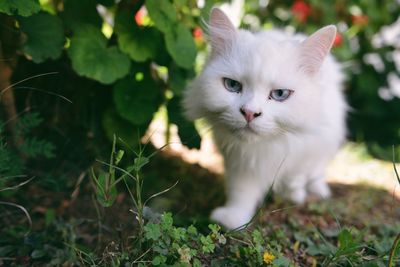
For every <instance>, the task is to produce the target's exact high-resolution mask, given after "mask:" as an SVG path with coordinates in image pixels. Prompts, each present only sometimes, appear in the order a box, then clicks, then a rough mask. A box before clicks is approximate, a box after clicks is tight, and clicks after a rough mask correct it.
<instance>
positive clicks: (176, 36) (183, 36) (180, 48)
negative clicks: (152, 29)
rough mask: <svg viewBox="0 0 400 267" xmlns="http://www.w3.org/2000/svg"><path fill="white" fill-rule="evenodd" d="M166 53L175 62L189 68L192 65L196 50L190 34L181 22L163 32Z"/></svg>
mask: <svg viewBox="0 0 400 267" xmlns="http://www.w3.org/2000/svg"><path fill="white" fill-rule="evenodd" d="M164 37H165V42H166V46H167V50H168V53H169V54H170V55H171V56H172V58H173V59H174V61H175V62H176V64H177V65H178V66H180V67H183V68H186V69H189V68H192V67H193V64H194V61H195V59H196V55H197V50H196V44H195V42H194V40H193V37H192V34H191V32H190V31H189V29H188V28H186V27H185V26H184V25H183V24H177V25H176V26H175V27H174V28H173V29H172V30H171V31H168V32H165V36H164Z"/></svg>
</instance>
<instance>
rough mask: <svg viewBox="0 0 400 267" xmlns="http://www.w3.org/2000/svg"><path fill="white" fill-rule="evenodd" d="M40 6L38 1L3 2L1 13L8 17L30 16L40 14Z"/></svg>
mask: <svg viewBox="0 0 400 267" xmlns="http://www.w3.org/2000/svg"><path fill="white" fill-rule="evenodd" d="M39 10H40V4H39V2H38V1H37V0H18V1H15V0H2V1H1V2H0V13H6V14H8V15H20V16H23V17H27V16H30V15H32V14H35V13H37V12H39Z"/></svg>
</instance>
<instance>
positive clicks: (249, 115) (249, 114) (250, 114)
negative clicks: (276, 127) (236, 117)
mask: <svg viewBox="0 0 400 267" xmlns="http://www.w3.org/2000/svg"><path fill="white" fill-rule="evenodd" d="M240 113H242V115H243V117H244V118H245V119H246V121H247V122H251V121H252V120H254V119H255V118H257V117H260V116H261V112H254V111H252V110H250V109H247V108H244V107H241V108H240Z"/></svg>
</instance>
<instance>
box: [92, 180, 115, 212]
mask: <svg viewBox="0 0 400 267" xmlns="http://www.w3.org/2000/svg"><path fill="white" fill-rule="evenodd" d="M114 181H115V179H114V177H113V176H110V174H108V173H105V172H101V173H100V175H99V178H98V180H97V183H96V195H97V200H98V201H99V203H100V204H101V205H102V206H103V207H110V206H112V204H114V202H115V199H116V198H117V187H116V186H115V185H113V186H111V185H112V184H113V183H114Z"/></svg>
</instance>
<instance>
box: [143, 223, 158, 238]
mask: <svg viewBox="0 0 400 267" xmlns="http://www.w3.org/2000/svg"><path fill="white" fill-rule="evenodd" d="M144 231H145V237H146V239H147V240H154V241H156V240H158V239H159V238H160V237H161V229H160V225H158V224H154V223H148V224H146V225H145V226H144Z"/></svg>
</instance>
